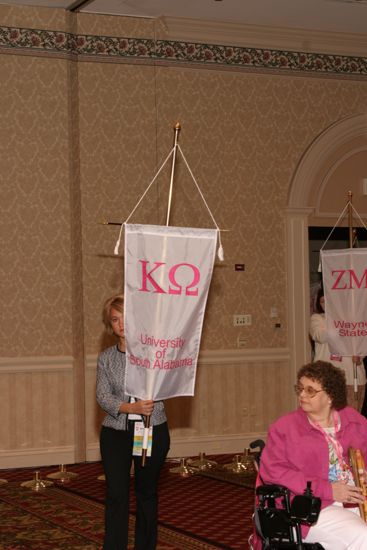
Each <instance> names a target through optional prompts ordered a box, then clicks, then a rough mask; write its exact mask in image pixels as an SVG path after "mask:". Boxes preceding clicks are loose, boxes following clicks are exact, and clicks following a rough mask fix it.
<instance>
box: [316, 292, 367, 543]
mask: <svg viewBox="0 0 367 550" xmlns="http://www.w3.org/2000/svg"><path fill="white" fill-rule="evenodd" d="M315 310H316V311H315V313H313V314H312V315H311V320H310V336H311V338H312V340H313V341H314V345H315V351H314V357H313V360H314V361H327V362H330V363H332V364H333V365H335V366H336V367H339V368H340V369H341V370H343V371H344V373H345V377H346V381H347V401H348V405H350V406H351V407H355V408H356V409H357V410H358V411H361V410H362V406H363V402H364V394H365V388H366V372H365V369H364V365H363V358H362V357H358V356H354V357H341V356H340V355H336V354H332V353H331V352H330V349H329V344H328V340H327V336H328V335H327V330H326V319H325V297H324V291H323V289H322V288H320V289H319V291H318V293H317V298H316V304H315ZM353 362H355V364H356V366H357V381H358V392H357V393H356V392H355V391H354V372H353V368H354V367H353ZM366 548H367V547H366Z"/></svg>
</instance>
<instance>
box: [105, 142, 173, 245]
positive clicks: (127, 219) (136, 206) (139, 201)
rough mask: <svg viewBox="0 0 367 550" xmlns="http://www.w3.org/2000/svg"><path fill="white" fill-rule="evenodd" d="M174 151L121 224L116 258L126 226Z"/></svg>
mask: <svg viewBox="0 0 367 550" xmlns="http://www.w3.org/2000/svg"><path fill="white" fill-rule="evenodd" d="M174 149H175V148H174V147H173V148H172V149H171V151H170V152H169V154H168V155H167V157H166V159H165V161H164V162H163V164H162V166H161V167H160V168H159V170H158V172H157V173H156V175H155V176H154V178H153V179H152V181H151V182H150V184H149V185H148V187H147V188H146V190H145V191H144V193H143V194H142V196H141V197H140V199H139V200H138V202H137V203H136V205H135V206H134V208H133V210H132V211H131V212H130V214H129V216H128V217H127V218H126V220H125V221H124V222H123V223H122V224H121V227H120V233H119V237H118V239H117V241H116V245H115V250H114V254H115V256H117V254H118V253H119V248H120V242H121V235H122V229H123V227H124V225H125V224H126V223H127V222H128V221H129V219H130V218H131V216H132V215H133V214H134V212H135V210H136V209H137V208H138V206H139V204H140V203H141V201H142V200H143V198H144V197H145V195H146V194H147V193H148V191H149V189H150V188H151V186H152V185H153V183H154V182H155V180H156V179H157V177H158V176H159V174H160V173H161V171H162V170H163V168H164V167H165V165H166V163H167V162H168V160H169V158H170V156H171V155H172V153H173V151H174Z"/></svg>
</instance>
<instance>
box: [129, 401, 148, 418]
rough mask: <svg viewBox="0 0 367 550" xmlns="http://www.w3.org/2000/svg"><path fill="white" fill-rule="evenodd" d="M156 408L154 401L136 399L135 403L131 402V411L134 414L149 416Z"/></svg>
mask: <svg viewBox="0 0 367 550" xmlns="http://www.w3.org/2000/svg"><path fill="white" fill-rule="evenodd" d="M153 409H154V401H152V400H148V401H143V400H141V401H135V403H130V411H129V412H131V413H133V414H143V415H144V416H149V415H151V414H152V412H153Z"/></svg>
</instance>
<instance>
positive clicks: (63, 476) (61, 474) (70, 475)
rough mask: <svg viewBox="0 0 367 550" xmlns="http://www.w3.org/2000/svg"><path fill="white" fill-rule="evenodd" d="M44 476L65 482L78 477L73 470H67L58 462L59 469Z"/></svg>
mask: <svg viewBox="0 0 367 550" xmlns="http://www.w3.org/2000/svg"><path fill="white" fill-rule="evenodd" d="M46 477H48V478H50V479H56V480H57V481H58V482H59V483H67V482H68V481H70V480H71V479H75V478H76V477H78V474H75V473H74V472H67V471H66V468H65V465H64V464H60V470H59V471H58V472H53V473H51V474H48V475H47V476H46Z"/></svg>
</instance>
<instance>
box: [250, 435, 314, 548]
mask: <svg viewBox="0 0 367 550" xmlns="http://www.w3.org/2000/svg"><path fill="white" fill-rule="evenodd" d="M264 446H265V443H264V441H262V440H256V441H253V442H252V443H250V448H251V449H256V448H259V451H257V452H255V453H254V460H255V465H256V467H257V469H258V467H259V463H260V457H261V451H262V449H263V448H264ZM320 509H321V499H320V498H318V497H315V496H314V495H313V493H312V489H311V483H310V482H309V483H307V487H306V488H305V491H304V494H303V495H296V496H295V497H294V498H293V500H292V502H291V493H290V491H289V489H287V488H286V487H284V486H283V485H266V484H262V482H261V479H260V476H259V475H258V479H257V487H256V504H255V511H254V514H253V523H254V533H253V534H252V535H251V536H250V539H249V548H250V549H251V550H324V547H323V546H321V544H319V543H307V542H302V534H301V525H302V524H304V525H313V524H314V523H316V521H317V519H318V517H319V513H320Z"/></svg>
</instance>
